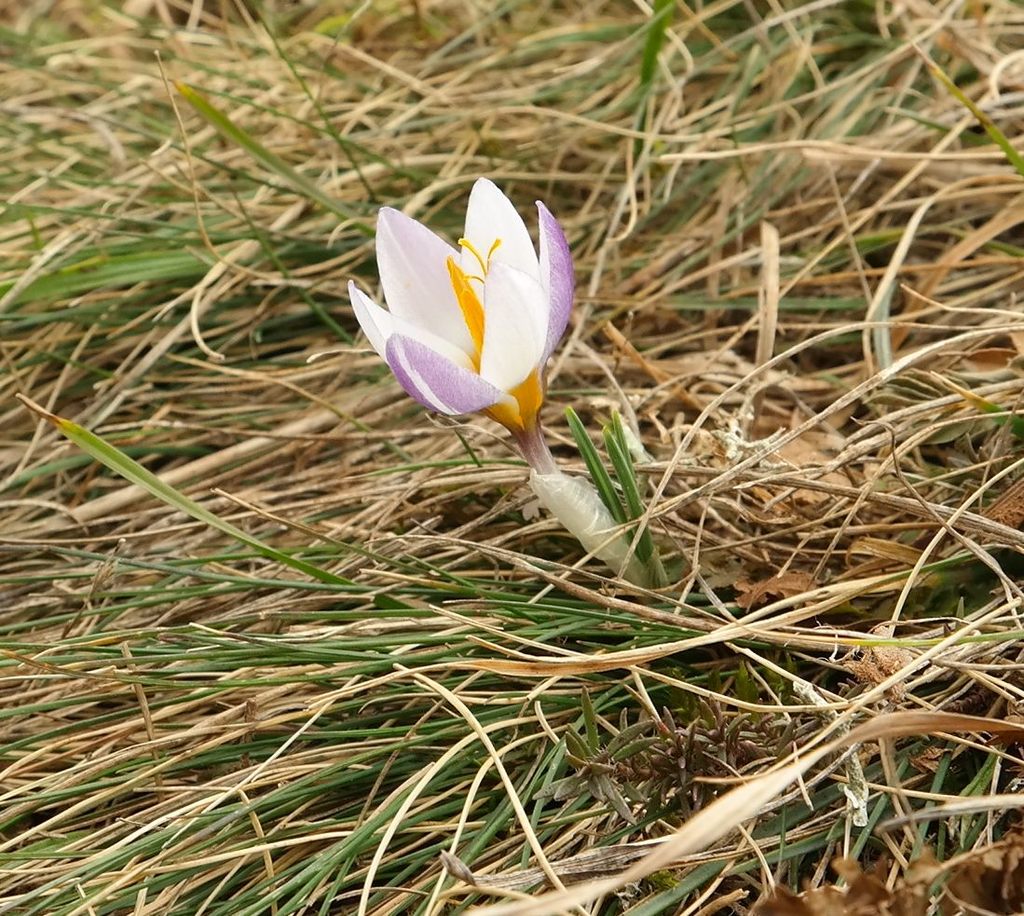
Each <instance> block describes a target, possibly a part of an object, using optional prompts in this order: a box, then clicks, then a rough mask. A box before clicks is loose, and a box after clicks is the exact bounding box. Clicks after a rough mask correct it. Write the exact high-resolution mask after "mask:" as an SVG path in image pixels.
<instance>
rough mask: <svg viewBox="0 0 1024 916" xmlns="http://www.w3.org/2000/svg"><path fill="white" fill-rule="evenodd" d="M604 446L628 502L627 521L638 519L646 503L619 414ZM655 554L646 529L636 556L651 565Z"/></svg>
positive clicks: (614, 416) (651, 540)
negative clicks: (642, 496) (642, 497)
mask: <svg viewBox="0 0 1024 916" xmlns="http://www.w3.org/2000/svg"><path fill="white" fill-rule="evenodd" d="M604 444H605V448H606V449H607V450H608V457H609V459H611V463H612V467H613V468H615V476H616V478H617V479H618V481H619V486H621V487H622V495H623V497H624V498H625V501H626V512H627V513H628V514H627V519H637V518H640V517H641V516H642V515H643V514H644V503H643V500H642V499H641V497H640V484H639V483H638V482H637V479H636V471H635V470H634V468H633V459H632V458H631V457H630V454H629V448H628V446H627V445H626V435H625V432H624V431H623V428H622V417H620V416H619V414H618V413H615V414H613V415H612V422H611V423H609V424H608V425H607V426H605V428H604ZM653 554H654V541H653V539H652V538H651V533H650V531H648V530H647V528H646V526H645V527H644V530H643V533H642V534H641V535H640V539H639V540H638V541H637V544H636V555H637V558H638V559H639V560H640V562H641V563H644V564H649V563H650V560H651V557H652V556H653Z"/></svg>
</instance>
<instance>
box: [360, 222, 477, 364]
mask: <svg viewBox="0 0 1024 916" xmlns="http://www.w3.org/2000/svg"><path fill="white" fill-rule="evenodd" d="M450 257H452V258H455V263H456V264H458V263H459V253H458V252H457V251H456V250H455V249H454V248H452V246H451V245H449V244H448V243H447V242H445V241H444V240H443V239H441V238H439V237H438V236H436V235H435V234H434V233H433V232H431V231H430V230H429V229H428V228H427V227H426V226H424V225H423V224H422V223H418V222H416V220H414V219H411V218H410V217H408V216H406V215H405V214H404V213H400V212H399V211H398V210H392V209H391V208H390V207H384V208H383V209H382V210H381V211H380V215H379V216H378V218H377V268H378V270H379V271H380V282H381V286H382V287H384V298H385V300H387V304H388V308H389V309H390V310H391V314H392V315H394V316H395V317H396V318H401V319H404V320H405V321H407V322H409V324H411V325H414V326H415V327H418V328H423V329H424V330H429V331H431V332H432V333H433V334H435V335H437V336H438V337H443V338H444V339H445V340H447V341H448V342H449V343H450V344H453V345H454V346H456V347H459V348H460V349H461V350H462V351H463V352H465V353H473V352H475V350H474V347H473V339H472V337H470V334H469V330H468V329H467V327H466V322H465V320H464V319H463V317H462V310H461V309H460V308H459V303H458V300H457V299H456V298H455V292H454V291H453V290H452V284H451V278H450V277H449V274H448V267H447V260H448V258H450Z"/></svg>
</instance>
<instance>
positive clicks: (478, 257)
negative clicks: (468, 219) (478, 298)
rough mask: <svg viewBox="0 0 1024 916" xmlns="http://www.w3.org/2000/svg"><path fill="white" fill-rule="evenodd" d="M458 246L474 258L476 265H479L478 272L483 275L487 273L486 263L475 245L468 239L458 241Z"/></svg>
mask: <svg viewBox="0 0 1024 916" xmlns="http://www.w3.org/2000/svg"><path fill="white" fill-rule="evenodd" d="M459 245H461V246H462V247H463V248H465V249H466V251H468V252H469V253H470V254H471V255H473V257H474V258H476V262H477V264H479V265H480V270H481V272H483V273H487V261H485V260H484V259H483V258H482V257H481V255H480V252H479V251H477V248H476V245H474V244H473V243H472V242H471V241H470V240H469V239H459Z"/></svg>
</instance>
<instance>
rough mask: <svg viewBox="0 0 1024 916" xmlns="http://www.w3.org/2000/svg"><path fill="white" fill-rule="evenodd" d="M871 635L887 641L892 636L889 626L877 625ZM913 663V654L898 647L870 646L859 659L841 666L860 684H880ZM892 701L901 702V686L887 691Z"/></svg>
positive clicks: (849, 660)
mask: <svg viewBox="0 0 1024 916" xmlns="http://www.w3.org/2000/svg"><path fill="white" fill-rule="evenodd" d="M871 633H872V635H874V636H881V637H882V638H883V639H888V638H889V637H891V636H892V634H893V628H892V625H891V624H888V623H883V624H879V625H878V626H877V627H874V628H873V629H872V630H871ZM913 661H914V653H913V652H911V651H910V650H909V649H904V648H901V647H900V646H871V647H870V648H868V649H865V650H864V653H863V654H862V655H861V657H860V658H857V659H848V660H847V661H845V662H844V663H843V666H844V667H845V668H846V670H847V671H849V672H850V673H851V674H852V675H853V676H854V677H855V678H857V680H858V681H860V682H861V683H862V684H881V683H883V682H884V681H887V680H888V679H889V678H890V677H892V676H893V675H894V674H896V673H897V672H898V671H902V670H903V669H905V668H908V666H909V665H911V664H912V663H913ZM889 693H890V695H891V697H892V699H894V700H901V699H903V696H904V694H905V691H904V688H903V685H902V684H895V685H893V687H892V688H891V689H890V691H889Z"/></svg>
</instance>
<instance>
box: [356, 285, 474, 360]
mask: <svg viewBox="0 0 1024 916" xmlns="http://www.w3.org/2000/svg"><path fill="white" fill-rule="evenodd" d="M348 294H349V296H350V297H351V298H352V310H353V311H354V312H355V313H356V319H357V320H358V321H359V327H361V328H362V329H363V333H364V334H365V335H366V339H367V340H368V341H369V342H370V346H371V347H373V349H374V350H376V351H377V353H378V354H379V355H380V356H381V357H382V358H383V359H385V360H386V359H387V342H388V338H389V337H390V336H391V335H392V334H404V335H405V336H406V337H411V338H412V339H413V340H418V341H419V342H420V343H422V344H425V345H426V346H428V347H430V349H431V350H434V351H435V352H437V353H440V354H441V355H442V356H444V357H446V358H447V359H450V360H451V361H452V362H453V363H455V364H456V365H457V366H462V367H463V368H466V369H469V368H471V367H472V365H473V364H472V362H471V361H470V359H469V357H468V356H467V355H466V353H465V351H464V350H462V349H461V348H460V347H456V346H453V345H452V344H450V343H449V342H448V341H447V340H445V339H444V338H443V337H439V336H438V335H437V334H434V333H432V332H431V331H427V330H425V329H424V328H420V327H417V326H416V325H414V324H413V323H412V322H410V321H405V320H404V319H402V318H399V317H398V316H397V315H392V314H391V313H390V312H388V311H386V310H385V309H382V308H381V307H380V306H379V305H377V303H376V302H374V301H373V300H372V299H371V298H370V297H369V296H367V295H366V293H364V292H363V291H362V290H361V289H360V288H359V287H358V286H356V285H355V283H353V282H352V281H351V280H350V281H349V284H348Z"/></svg>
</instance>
